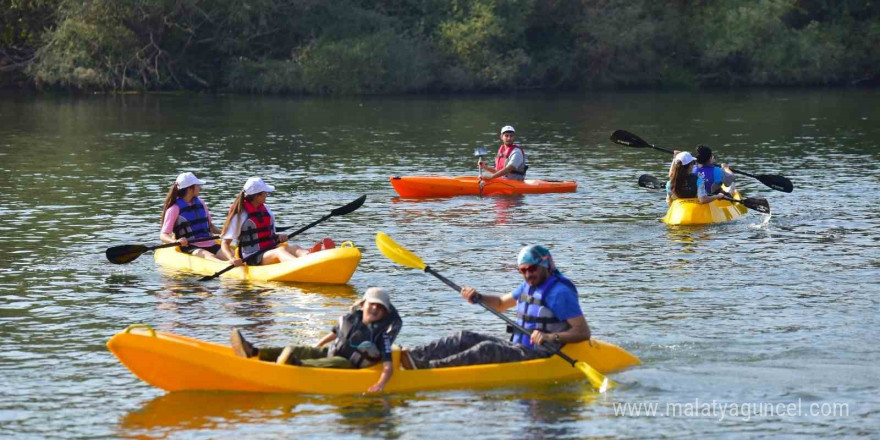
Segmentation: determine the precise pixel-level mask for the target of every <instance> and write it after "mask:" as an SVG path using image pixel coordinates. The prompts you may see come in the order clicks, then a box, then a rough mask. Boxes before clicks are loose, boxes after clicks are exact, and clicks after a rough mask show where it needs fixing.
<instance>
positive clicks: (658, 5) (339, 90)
mask: <svg viewBox="0 0 880 440" xmlns="http://www.w3.org/2000/svg"><path fill="white" fill-rule="evenodd" d="M878 83H880V2H877V1H854V0H754V1H739V0H332V1H331V0H212V1H200V0H86V1H83V0H0V88H33V89H37V90H74V91H117V92H120V91H132V90H135V91H146V90H205V91H226V92H244V93H292V94H316V95H332V94H382V93H412V92H448V91H453V92H457V91H460V92H469V91H508V90H526V89H543V90H580V89H615V88H617V89H619V88H700V87H738V86H803V85H836V86H850V85H877V84H878Z"/></svg>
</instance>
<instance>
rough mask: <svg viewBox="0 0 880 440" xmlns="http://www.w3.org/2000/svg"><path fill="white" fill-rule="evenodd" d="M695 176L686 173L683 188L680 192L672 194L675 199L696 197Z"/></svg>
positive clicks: (696, 178)
mask: <svg viewBox="0 0 880 440" xmlns="http://www.w3.org/2000/svg"><path fill="white" fill-rule="evenodd" d="M698 179H699V177H697V175H696V174H688V175H687V179H686V180H685V183H684V188H683V189H680V190H679V191H680V194H672V195H673V196H674V198H676V199H691V198H694V197H697V180H698Z"/></svg>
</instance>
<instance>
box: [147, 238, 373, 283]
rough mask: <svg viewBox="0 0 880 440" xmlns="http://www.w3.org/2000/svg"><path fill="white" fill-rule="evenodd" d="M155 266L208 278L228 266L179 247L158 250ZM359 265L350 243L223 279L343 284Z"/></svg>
mask: <svg viewBox="0 0 880 440" xmlns="http://www.w3.org/2000/svg"><path fill="white" fill-rule="evenodd" d="M154 258H155V260H156V263H157V264H159V265H160V266H164V267H168V268H171V269H176V270H182V271H186V272H192V273H196V274H199V275H211V274H214V273H216V272H219V271H221V270H223V269H225V268H226V267H227V266H229V263H227V262H225V261H213V260H208V259H205V258H201V257H196V256H194V255H190V254H187V253H185V252H182V251H181V250H180V248H179V247H170V248H163V249H157V250H156V252H155V253H154ZM360 261H361V251H360V250H358V248H356V247H354V245H353V244H352V243H351V242H345V243H343V244H342V245H341V246H340V247H337V248H334V249H327V250H323V251H319V252H315V253H312V254H308V255H306V256H303V257H300V258H297V259H296V260H292V261H284V262H281V263H276V264H266V265H261V266H241V267H236V268H235V269H232V270H230V271H228V272H226V273H224V274H223V275H221V276H222V277H226V278H233V279H238V280H250V281H293V282H299V283H323V284H345V283H347V282H348V280H349V279H351V276H352V275H353V274H354V271H355V270H357V266H358V264H359V263H360Z"/></svg>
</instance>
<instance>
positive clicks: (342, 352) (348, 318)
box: [229, 287, 403, 393]
mask: <svg viewBox="0 0 880 440" xmlns="http://www.w3.org/2000/svg"><path fill="white" fill-rule="evenodd" d="M402 326H403V320H402V319H401V318H400V315H399V314H398V313H397V310H396V309H395V308H394V306H393V305H392V304H391V297H390V296H389V295H388V292H386V291H385V290H384V289H382V288H379V287H370V288H369V289H367V291H366V292H365V293H364V297H363V299H361V300H359V301H357V302H355V303H354V305H353V306H351V310H350V311H349V312H348V313H346V314H344V315H342V316H340V317H339V320H338V322H337V323H336V325H335V326H334V327H333V328H332V329H331V330H330V333H327V335H326V336H324V337H323V338H321V340H320V341H318V343H317V344H315V346H306V345H297V346H291V345H288V346H287V347H284V348H279V347H274V348H272V347H263V348H257V347H255V346H254V345H253V344H251V343H250V342H248V341H247V340H245V339H244V337H243V336H242V335H241V332H240V331H239V330H238V329H232V333H231V335H230V337H229V339H230V343H231V345H232V350H233V351H234V352H235V354H236V355H237V356H241V357H247V358H251V357H256V358H258V359H259V360H261V361H266V362H275V363H277V364H281V365H295V366H299V367H317V368H367V367H369V366H371V365H375V364H377V363H379V362H381V363H382V373H381V374H380V375H379V379H378V381H377V382H376V383H375V384H373V385H372V386H371V387H370V388H368V389H367V392H368V393H378V392H381V391H382V390H383V389H384V388H385V384H387V383H388V381H389V380H390V379H391V375H392V374H393V373H394V369H393V368H392V363H391V348H392V347H391V345H392V344H393V343H394V339H395V338H396V337H397V334H398V333H400V328H401V327H402Z"/></svg>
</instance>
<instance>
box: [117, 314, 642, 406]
mask: <svg viewBox="0 0 880 440" xmlns="http://www.w3.org/2000/svg"><path fill="white" fill-rule="evenodd" d="M107 348H108V349H110V351H111V352H113V354H114V355H116V357H117V358H118V359H119V361H120V362H122V364H123V365H125V366H126V367H128V369H129V370H131V372H132V373H134V374H135V376H137V377H138V378H140V379H141V380H143V381H144V382H147V383H148V384H150V385H153V386H155V387H158V388H162V389H163V390H166V391H184V390H213V391H251V392H264V393H299V394H360V393H363V392H364V391H365V390H366V389H367V388H369V387H370V386H371V385H373V384H375V383H376V381H377V380H378V379H379V375H380V373H381V369H382V366H381V364H380V365H374V366H373V367H371V368H365V369H361V370H338V369H329V368H310V367H295V366H292V365H276V364H274V363H271V362H262V361H259V360H256V359H245V358H241V357H238V356H235V354H234V353H233V352H232V348H230V347H227V346H225V345H218V344H213V343H210V342H205V341H200V340H198V339H193V338H188V337H185V336H179V335H175V334H172V333H163V332H157V331H153V329H152V328H150V327H148V326H144V325H133V326H129V327H128V328H127V329H125V330H124V331H122V332H120V333H118V334H116V335H115V336H113V337H112V338H110V340H109V341H108V342H107ZM562 351H563V352H564V353H566V354H567V355H569V356H571V357H572V358H574V359H577V360H579V361H585V362H587V363H588V364H590V365H591V366H592V367H593V368H595V369H597V370H599V371H600V372H602V373H610V372H614V371H618V370H621V369H624V368H627V367H631V366H634V365H638V364H639V363H640V361H639V359H638V358H637V357H635V356H633V355H632V354H630V353H628V352H627V351H626V350H624V349H622V348H620V347H618V346H616V345H614V344H609V343H607V342H602V341H597V340H595V339H594V340H593V341H592V345H591V344H590V343H586V342H581V343H577V344H568V345H566V346H565V347H564V348H563V349H562ZM393 362H394V375H393V376H392V377H391V380H390V381H389V382H388V384H387V385H386V386H385V392H387V393H405V392H413V391H425V390H442V389H456V388H476V387H480V388H487V387H496V386H510V385H520V384H530V383H547V382H559V381H572V380H584V379H585V376H584V374H583V373H582V372H581V371H580V370H578V369H576V368H574V367H572V366H571V364H569V363H567V362H565V361H564V360H562V359H561V358H560V357H559V356H553V357H550V358H546V359H537V360H532V361H526V362H512V363H507V364H487V365H473V366H468V367H453V368H437V369H429V370H404V369H401V367H400V351H399V347H396V346H395V349H394V353H393Z"/></svg>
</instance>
